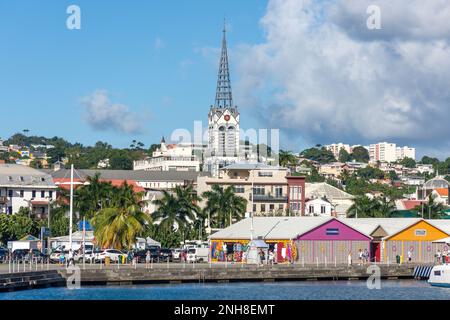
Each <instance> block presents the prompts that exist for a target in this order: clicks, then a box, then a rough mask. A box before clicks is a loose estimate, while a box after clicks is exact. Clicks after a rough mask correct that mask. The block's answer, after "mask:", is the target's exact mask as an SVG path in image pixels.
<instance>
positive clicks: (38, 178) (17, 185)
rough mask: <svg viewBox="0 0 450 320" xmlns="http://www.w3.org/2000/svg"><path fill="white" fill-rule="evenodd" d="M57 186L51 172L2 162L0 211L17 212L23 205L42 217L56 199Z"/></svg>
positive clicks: (0, 169) (0, 166)
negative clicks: (47, 172)
mask: <svg viewBox="0 0 450 320" xmlns="http://www.w3.org/2000/svg"><path fill="white" fill-rule="evenodd" d="M56 190H57V186H56V185H55V184H54V183H53V179H52V177H51V176H50V175H49V174H46V173H44V172H42V171H39V170H36V169H33V168H30V167H27V166H21V165H17V164H0V213H7V214H15V213H17V212H18V211H19V209H20V208H21V207H24V208H29V209H30V210H31V213H32V214H33V215H35V216H36V217H38V218H42V217H44V216H46V215H47V213H48V206H49V204H50V202H51V201H52V200H53V199H56Z"/></svg>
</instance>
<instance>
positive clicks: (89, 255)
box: [75, 249, 101, 263]
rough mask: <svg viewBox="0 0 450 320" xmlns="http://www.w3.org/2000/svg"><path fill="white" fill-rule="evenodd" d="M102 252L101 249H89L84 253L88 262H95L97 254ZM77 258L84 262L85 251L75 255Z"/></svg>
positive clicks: (79, 261)
mask: <svg viewBox="0 0 450 320" xmlns="http://www.w3.org/2000/svg"><path fill="white" fill-rule="evenodd" d="M100 252H101V250H92V249H87V250H86V252H85V253H84V261H85V262H88V263H93V262H95V257H96V256H97V254H99V253H100ZM75 260H76V261H78V263H82V262H83V253H81V252H80V253H78V254H77V255H76V256H75Z"/></svg>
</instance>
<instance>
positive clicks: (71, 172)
mask: <svg viewBox="0 0 450 320" xmlns="http://www.w3.org/2000/svg"><path fill="white" fill-rule="evenodd" d="M69 214H70V217H69V250H72V224H73V164H71V165H70V210H69Z"/></svg>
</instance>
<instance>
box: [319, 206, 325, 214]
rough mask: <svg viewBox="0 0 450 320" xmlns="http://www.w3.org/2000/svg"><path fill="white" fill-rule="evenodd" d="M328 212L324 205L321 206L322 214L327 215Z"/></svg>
mask: <svg viewBox="0 0 450 320" xmlns="http://www.w3.org/2000/svg"><path fill="white" fill-rule="evenodd" d="M325 212H326V207H325V206H324V205H321V206H320V213H325Z"/></svg>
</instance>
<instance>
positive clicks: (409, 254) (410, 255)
mask: <svg viewBox="0 0 450 320" xmlns="http://www.w3.org/2000/svg"><path fill="white" fill-rule="evenodd" d="M407 255H408V263H411V261H412V252H411V249H410V250H408V253H407Z"/></svg>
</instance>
